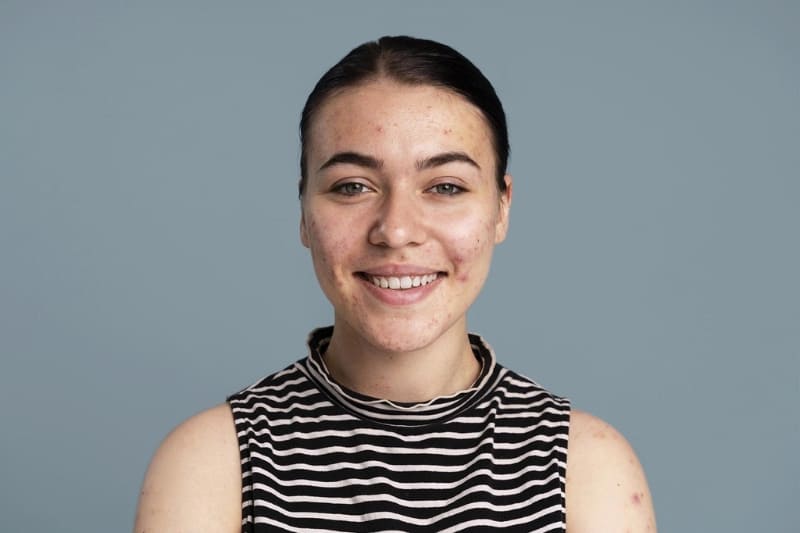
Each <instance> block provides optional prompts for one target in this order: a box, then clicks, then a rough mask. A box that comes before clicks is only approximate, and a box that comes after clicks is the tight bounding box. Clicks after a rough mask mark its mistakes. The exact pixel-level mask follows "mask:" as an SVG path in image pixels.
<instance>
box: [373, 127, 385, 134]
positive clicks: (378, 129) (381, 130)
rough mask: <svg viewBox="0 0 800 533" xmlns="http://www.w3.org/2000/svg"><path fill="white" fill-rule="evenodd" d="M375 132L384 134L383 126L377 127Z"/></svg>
mask: <svg viewBox="0 0 800 533" xmlns="http://www.w3.org/2000/svg"><path fill="white" fill-rule="evenodd" d="M375 131H377V132H378V133H383V126H376V127H375Z"/></svg>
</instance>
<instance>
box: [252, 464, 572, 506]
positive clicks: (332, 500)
mask: <svg viewBox="0 0 800 533" xmlns="http://www.w3.org/2000/svg"><path fill="white" fill-rule="evenodd" d="M554 479H558V473H556V472H554V473H552V474H550V475H549V476H548V477H547V478H545V479H535V480H531V481H528V482H527V483H525V484H523V485H520V486H519V487H514V488H513V489H501V490H496V489H492V487H491V486H490V485H487V484H485V483H480V484H477V485H472V486H470V487H469V488H467V489H466V490H464V491H463V492H460V493H458V494H457V495H455V496H453V497H451V498H447V499H439V500H407V499H404V498H398V497H397V496H394V495H392V494H364V495H360V496H352V497H348V496H345V497H334V496H309V495H306V494H301V495H299V496H289V495H287V494H284V493H283V492H281V491H280V490H278V488H279V487H280V483H278V484H277V485H276V486H274V487H273V486H272V485H266V484H263V483H256V484H254V487H255V488H258V489H260V490H263V491H265V492H269V493H271V494H273V495H275V496H277V497H278V499H279V500H280V501H286V502H300V503H325V504H331V505H351V504H356V503H369V502H386V501H389V502H392V503H394V504H397V505H400V506H403V507H413V508H422V509H427V508H436V507H447V506H449V505H452V504H453V503H455V502H457V501H459V500H463V499H464V498H466V496H468V495H469V494H472V493H474V492H485V493H487V494H488V497H490V498H497V497H502V496H508V495H513V494H519V493H520V492H522V491H525V490H527V489H529V488H530V487H537V486H542V485H546V484H547V483H550V482H551V481H553V480H554ZM372 481H373V482H375V480H372ZM463 481H464V480H459V481H457V482H454V483H452V484H449V485H447V487H455V486H458V485H460V484H462V483H463ZM308 485H309V486H312V487H316V486H317V485H316V484H314V483H308ZM352 485H354V484H351V483H343V484H342V485H341V486H342V487H347V486H352ZM447 487H446V488H447ZM446 488H443V489H441V490H446ZM551 490H552V489H551ZM539 499H540V496H539V495H538V494H537V495H536V496H535V497H534V498H533V499H532V500H531V501H538V500H539Z"/></svg>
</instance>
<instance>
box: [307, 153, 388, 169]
mask: <svg viewBox="0 0 800 533" xmlns="http://www.w3.org/2000/svg"><path fill="white" fill-rule="evenodd" d="M334 165H356V166H359V167H365V168H371V169H373V170H378V169H380V168H381V167H382V166H383V161H380V160H378V159H375V158H374V157H372V156H369V155H365V154H359V153H358V152H338V153H335V154H333V156H331V157H330V158H329V159H328V160H327V161H325V163H323V164H322V166H321V167H319V169H320V170H325V169H326V168H329V167H332V166H334Z"/></svg>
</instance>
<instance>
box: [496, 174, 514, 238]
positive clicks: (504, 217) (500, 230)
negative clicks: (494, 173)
mask: <svg viewBox="0 0 800 533" xmlns="http://www.w3.org/2000/svg"><path fill="white" fill-rule="evenodd" d="M503 180H505V182H506V190H505V191H503V192H502V193H500V208H499V210H498V212H497V222H496V223H495V229H494V242H495V244H499V243H501V242H503V241H504V240H505V238H506V234H507V233H508V217H509V212H510V211H511V197H512V196H513V195H514V180H513V178H512V177H511V174H506V175H505V176H503Z"/></svg>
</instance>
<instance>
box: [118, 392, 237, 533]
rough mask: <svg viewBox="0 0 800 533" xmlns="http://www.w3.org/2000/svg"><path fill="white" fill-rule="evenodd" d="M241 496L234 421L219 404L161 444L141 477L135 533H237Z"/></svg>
mask: <svg viewBox="0 0 800 533" xmlns="http://www.w3.org/2000/svg"><path fill="white" fill-rule="evenodd" d="M241 495H242V483H241V466H240V461H239V446H238V443H237V439H236V431H235V429H234V425H233V416H232V414H231V411H230V408H229V407H228V405H227V404H222V405H219V406H217V407H214V408H212V409H209V410H207V411H204V412H202V413H200V414H198V415H195V416H193V417H192V418H190V419H188V420H187V421H185V422H183V423H182V424H181V425H179V426H178V427H177V428H175V430H173V431H172V433H170V434H169V435H168V436H167V438H166V439H164V442H162V443H161V446H159V448H158V450H157V451H156V453H155V455H154V456H153V460H152V461H151V463H150V467H149V468H148V470H147V474H146V475H145V479H144V483H143V485H142V491H141V494H140V498H139V506H138V509H137V511H136V525H135V527H134V531H135V533H143V532H145V531H146V532H150V531H175V532H182V531H192V532H211V531H214V532H220V531H222V532H225V531H229V532H231V533H234V532H238V531H239V530H240V528H241V516H242V506H241Z"/></svg>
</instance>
